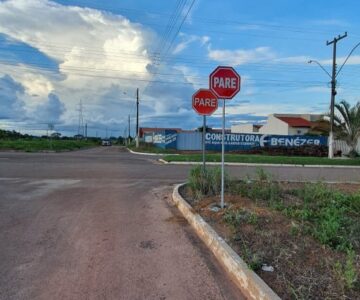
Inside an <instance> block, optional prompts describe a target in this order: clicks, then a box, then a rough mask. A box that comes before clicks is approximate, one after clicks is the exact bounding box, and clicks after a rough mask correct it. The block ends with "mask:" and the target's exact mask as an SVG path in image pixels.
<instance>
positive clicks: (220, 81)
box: [209, 67, 241, 99]
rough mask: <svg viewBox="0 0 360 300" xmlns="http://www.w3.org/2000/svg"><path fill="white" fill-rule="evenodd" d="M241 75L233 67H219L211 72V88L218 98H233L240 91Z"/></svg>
mask: <svg viewBox="0 0 360 300" xmlns="http://www.w3.org/2000/svg"><path fill="white" fill-rule="evenodd" d="M240 85H241V78H240V75H239V74H238V73H237V72H236V71H235V70H234V69H233V68H232V67H217V68H216V69H215V70H214V71H213V72H212V73H211V74H210V85H209V86H210V89H211V90H212V91H213V92H214V93H215V95H216V96H217V97H218V98H221V99H231V98H234V96H235V95H236V94H237V93H238V92H239V91H240Z"/></svg>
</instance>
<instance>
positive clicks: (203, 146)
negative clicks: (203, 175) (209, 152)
mask: <svg viewBox="0 0 360 300" xmlns="http://www.w3.org/2000/svg"><path fill="white" fill-rule="evenodd" d="M205 132H206V116H205V115H204V116H203V132H202V151H203V153H202V156H203V171H204V172H205V167H206V166H205Z"/></svg>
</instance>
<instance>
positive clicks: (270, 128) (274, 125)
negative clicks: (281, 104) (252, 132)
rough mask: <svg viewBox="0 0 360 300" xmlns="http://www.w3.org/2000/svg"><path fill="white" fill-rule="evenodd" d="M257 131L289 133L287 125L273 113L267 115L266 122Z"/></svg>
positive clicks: (262, 132)
mask: <svg viewBox="0 0 360 300" xmlns="http://www.w3.org/2000/svg"><path fill="white" fill-rule="evenodd" d="M259 133H261V134H279V135H289V125H288V124H287V123H285V122H283V121H281V120H280V119H278V118H276V117H274V115H269V117H268V120H267V123H266V124H265V125H264V126H262V127H261V128H260V130H259Z"/></svg>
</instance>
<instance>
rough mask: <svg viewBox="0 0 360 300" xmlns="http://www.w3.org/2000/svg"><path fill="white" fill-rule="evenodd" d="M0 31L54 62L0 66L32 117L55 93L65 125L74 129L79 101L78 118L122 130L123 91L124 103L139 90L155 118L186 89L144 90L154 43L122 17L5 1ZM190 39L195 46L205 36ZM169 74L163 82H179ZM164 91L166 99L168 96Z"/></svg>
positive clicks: (35, 0)
mask: <svg viewBox="0 0 360 300" xmlns="http://www.w3.org/2000/svg"><path fill="white" fill-rule="evenodd" d="M35 16H36V17H35ZM0 33H2V34H5V35H6V36H8V37H9V38H10V39H12V40H16V41H21V42H22V43H26V44H28V45H30V46H32V47H33V48H36V49H38V50H39V51H40V52H42V53H43V54H44V55H46V56H47V57H49V58H52V59H53V60H55V61H56V62H57V63H58V69H54V68H52V72H46V71H44V70H43V69H37V70H35V69H31V68H30V69H29V68H23V67H20V68H19V67H18V66H15V67H9V66H6V65H2V67H4V68H1V72H2V73H3V74H11V76H13V77H14V78H15V79H16V80H17V81H18V82H20V83H21V85H22V86H23V87H24V89H25V93H26V95H25V96H24V99H25V103H26V104H27V105H28V108H27V110H30V111H32V110H34V109H36V107H38V106H39V105H40V104H41V103H42V104H43V103H44V101H47V100H46V99H47V95H48V94H49V93H54V94H56V95H57V96H58V97H59V98H60V99H61V103H63V104H64V107H65V108H66V111H64V114H62V117H61V118H62V119H63V120H64V122H65V123H67V124H76V123H77V114H78V113H77V105H78V103H79V101H80V100H82V101H83V103H84V107H85V108H86V107H88V109H87V112H86V114H87V115H86V118H91V119H93V120H94V121H96V122H97V123H103V124H107V123H108V122H110V120H113V121H114V122H115V121H116V122H117V124H126V123H127V122H126V119H127V115H128V114H129V113H133V112H134V110H133V106H134V103H135V102H133V103H131V105H130V104H129V105H127V102H126V101H125V102H124V101H123V100H122V98H123V97H122V95H123V93H124V92H126V93H127V94H128V96H127V97H128V98H129V97H133V98H134V99H135V97H134V96H133V94H134V92H135V90H136V89H137V88H139V89H140V91H141V92H142V91H144V90H147V95H146V97H147V101H148V102H146V103H150V102H151V101H152V102H153V103H156V105H153V106H150V105H149V108H150V109H149V110H150V112H151V113H153V114H157V113H164V111H173V112H174V113H175V112H176V109H175V110H174V109H173V106H172V105H170V104H171V103H169V98H171V99H172V100H173V101H176V102H177V103H179V105H178V106H179V107H180V108H181V107H182V106H184V101H185V100H186V98H187V97H188V95H187V94H189V93H190V94H191V90H192V89H193V88H192V87H191V85H190V86H181V85H177V86H176V87H174V88H173V87H172V88H171V89H170V88H169V87H168V86H167V85H166V84H157V83H152V84H151V85H150V86H151V87H152V88H154V89H153V90H152V89H149V88H147V89H146V87H148V85H149V84H148V81H149V80H153V79H154V77H153V74H152V71H150V70H151V65H152V64H153V57H152V55H151V53H150V52H149V51H150V50H149V49H153V48H154V45H155V43H156V42H157V41H158V38H157V36H156V35H155V33H153V32H152V31H150V30H149V29H147V28H145V27H143V26H142V25H140V24H137V23H132V22H130V21H129V20H128V19H127V18H125V17H123V16H119V15H112V14H110V13H105V12H100V11H97V10H94V9H88V8H81V7H74V6H65V5H61V4H57V3H55V2H52V1H49V0H10V1H6V2H0ZM195 40H196V41H197V42H200V43H201V44H203V43H207V41H208V38H207V37H197V38H196V39H195ZM30 60H31V58H29V63H31V61H30ZM163 69H164V70H163V72H164V73H172V72H173V71H174V70H173V69H171V68H170V67H168V66H166V65H163ZM169 70H170V71H169ZM153 71H156V70H153ZM175 72H176V74H177V78H176V79H174V80H172V79H171V78H166V79H165V81H182V80H184V77H183V74H182V72H181V70H175ZM155 80H156V78H155ZM166 91H170V92H171V93H173V94H172V95H171V97H170V96H169V93H170V92H166ZM174 91H175V92H174ZM164 92H165V93H164ZM130 95H131V96H130ZM165 95H166V96H165ZM32 96H34V97H32ZM141 96H142V97H145V95H143V94H142V95H141ZM114 98H115V99H118V100H117V101H118V102H117V104H116V105H115V104H114V105H108V102H109V99H114ZM44 99H45V100H44ZM144 105H145V104H144ZM142 113H143V114H145V113H146V112H145V111H143V112H142ZM89 121H91V120H89Z"/></svg>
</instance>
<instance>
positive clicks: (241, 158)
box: [163, 154, 360, 166]
mask: <svg viewBox="0 0 360 300" xmlns="http://www.w3.org/2000/svg"><path fill="white" fill-rule="evenodd" d="M163 159H164V160H165V161H168V162H201V161H202V154H186V155H185V154H180V155H166V156H164V157H163ZM206 161H207V162H221V154H207V155H206ZM225 162H232V163H250V164H255V163H257V164H294V165H342V166H360V159H359V158H356V159H343V158H335V159H328V158H326V157H305V156H304V157H303V156H269V155H254V154H226V155H225Z"/></svg>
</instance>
